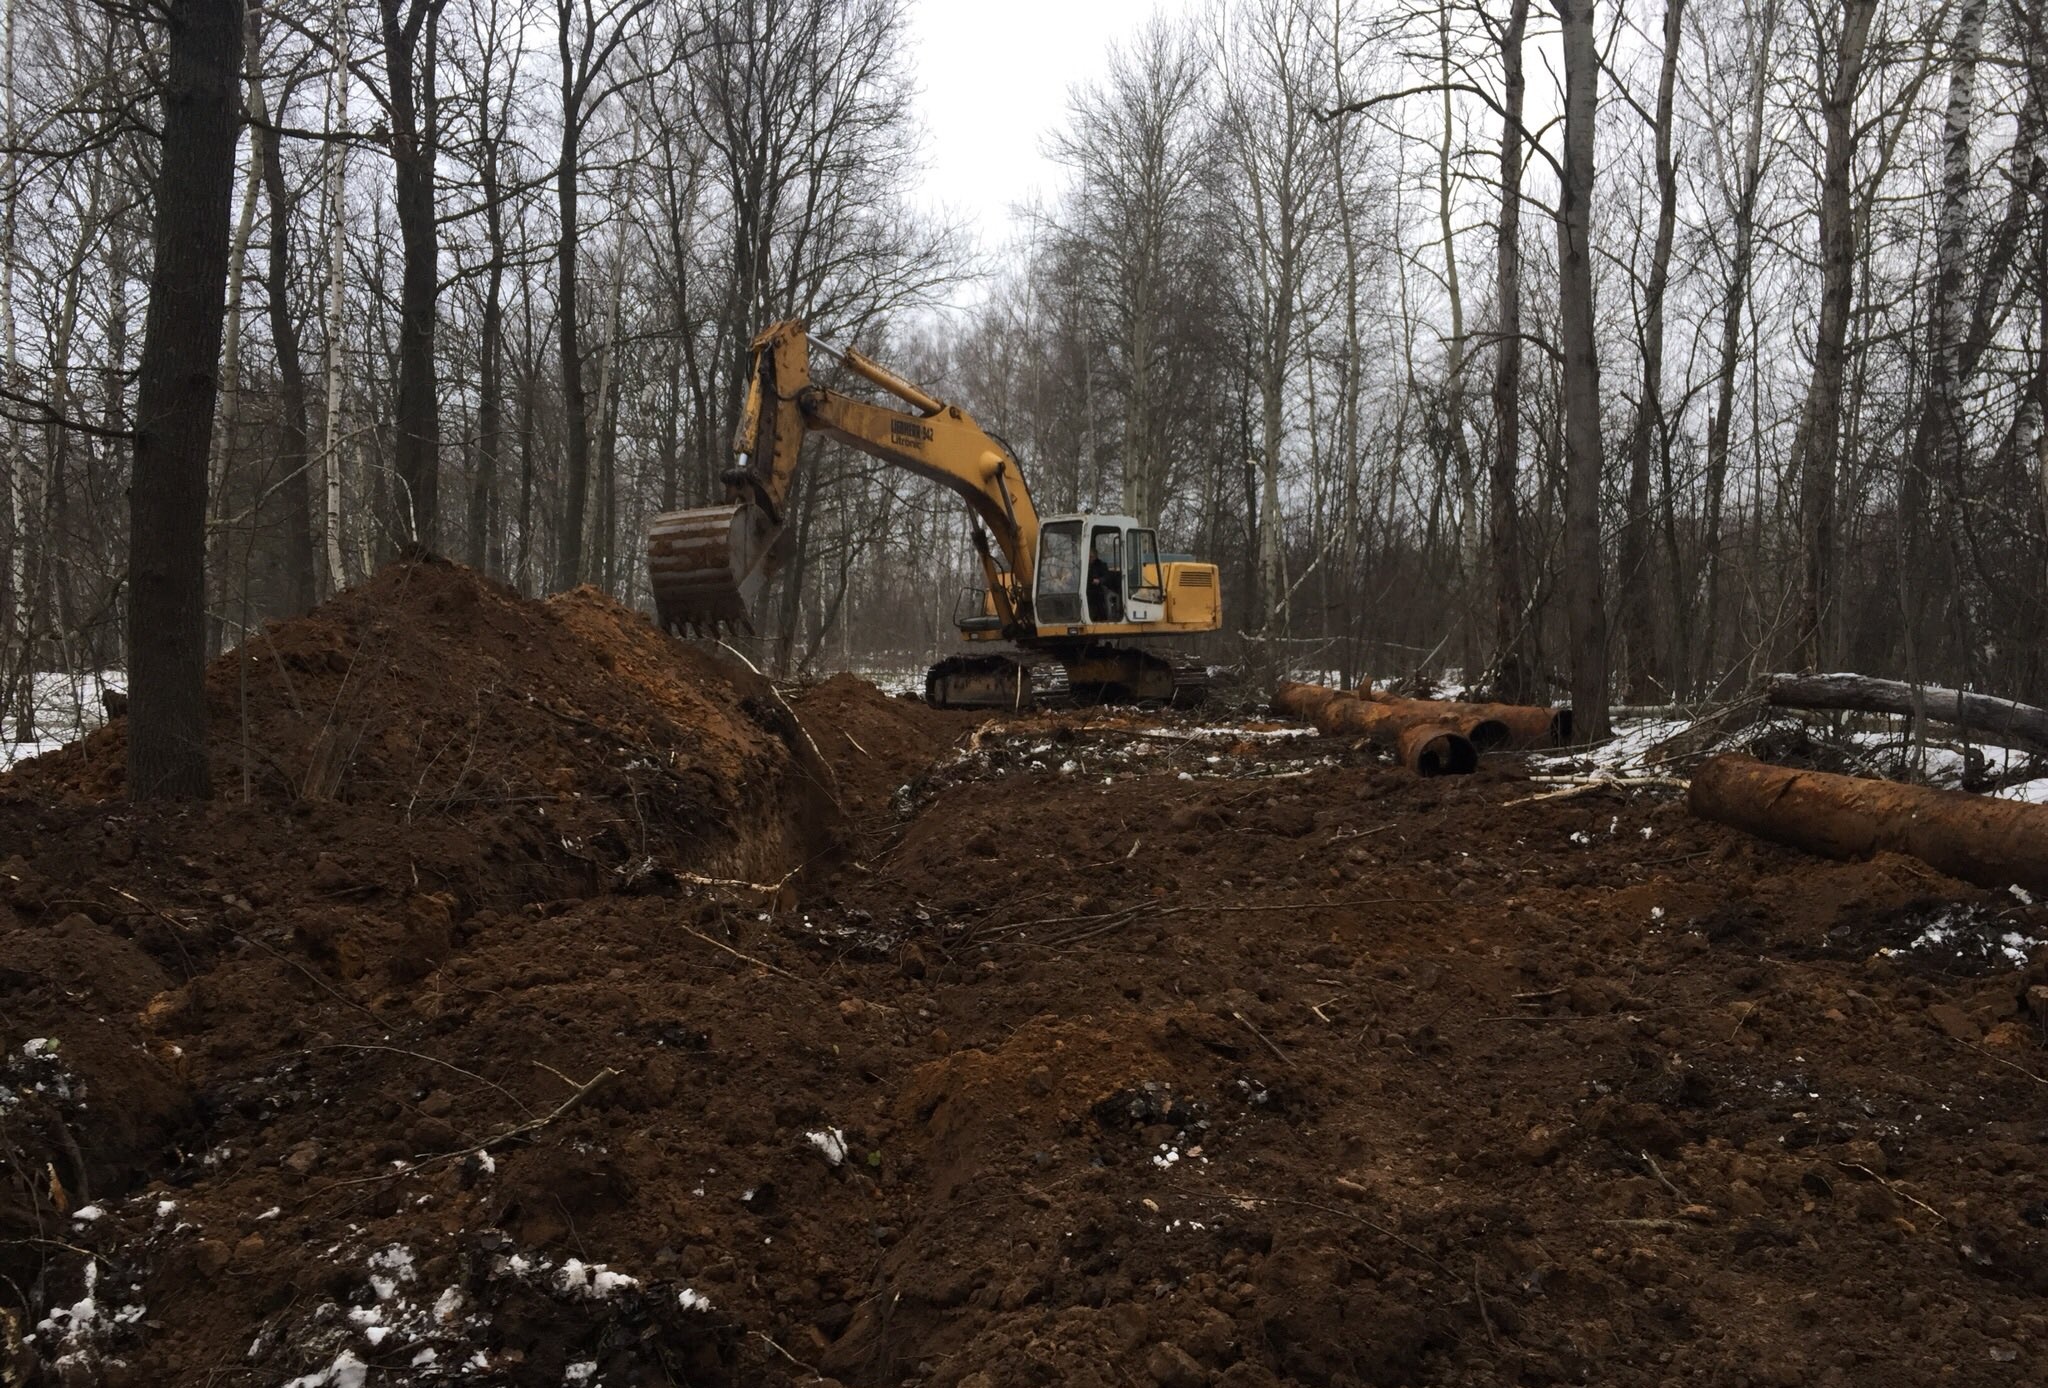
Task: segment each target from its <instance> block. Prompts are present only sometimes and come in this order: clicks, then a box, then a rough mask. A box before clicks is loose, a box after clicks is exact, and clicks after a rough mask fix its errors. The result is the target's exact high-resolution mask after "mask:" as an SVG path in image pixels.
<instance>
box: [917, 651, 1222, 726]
mask: <svg viewBox="0 0 2048 1388" xmlns="http://www.w3.org/2000/svg"><path fill="white" fill-rule="evenodd" d="M1208 693H1209V669H1208V665H1207V664H1206V663H1205V662H1204V661H1202V660H1200V659H1199V658H1197V657H1195V656H1191V655H1184V654H1180V653H1178V652H1175V653H1171V654H1154V653H1152V652H1149V651H1139V650H1135V649H1132V648H1131V647H1128V646H1093V647H1087V648H1083V649H1078V650H1072V651H1050V650H1019V651H1009V652H1004V653H1001V654H990V655H956V656H949V657H947V658H946V659H945V660H942V661H940V662H939V663H938V664H936V665H934V666H932V668H931V669H930V670H928V671H926V672H925V679H924V697H925V702H926V703H928V704H930V705H931V706H932V707H934V708H988V709H1006V710H1010V711H1012V712H1015V711H1021V710H1024V709H1058V708H1074V707H1078V706H1080V705H1084V704H1149V705H1155V706H1157V705H1167V706H1170V707H1173V708H1193V707H1195V706H1196V705H1198V704H1200V703H1201V702H1202V701H1203V700H1204V699H1205V698H1207V697H1208Z"/></svg>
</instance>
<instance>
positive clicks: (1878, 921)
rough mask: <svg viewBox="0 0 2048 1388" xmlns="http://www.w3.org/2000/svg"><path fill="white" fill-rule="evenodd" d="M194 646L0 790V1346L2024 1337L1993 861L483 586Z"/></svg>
mask: <svg viewBox="0 0 2048 1388" xmlns="http://www.w3.org/2000/svg"><path fill="white" fill-rule="evenodd" d="M209 679H210V690H211V692H212V696H213V708H214V715H215V725H216V726H215V739H216V740H215V746H214V754H215V755H214V763H215V779H216V782H217V784H218V786H219V791H218V794H217V796H216V799H215V801H214V802H213V803H211V804H209V805H207V806H205V807H203V808H197V809H187V810H183V811H178V810H167V811H166V810H153V811H140V810H134V809H130V808H128V807H127V806H125V805H124V804H122V803H121V802H120V801H119V799H118V795H119V791H120V785H119V781H118V768H119V766H120V762H121V757H122V747H121V745H120V732H119V729H118V727H117V728H115V729H112V730H110V731H107V732H103V733H100V734H96V735H94V737H92V738H89V739H87V741H86V742H85V743H84V744H82V745H81V746H79V747H77V748H75V749H72V750H70V751H67V752H66V753H63V754H59V756H57V757H55V758H51V759H46V760H45V761H44V762H42V763H36V764H31V765H30V766H28V767H26V768H24V769H23V770H21V771H19V772H17V773H15V774H13V775H12V776H10V777H8V778H7V779H5V780H0V843H4V844H5V845H6V847H5V850H4V852H0V858H4V862H0V896H4V899H5V902H6V905H5V907H4V909H0V1041H4V1043H5V1045H6V1057H7V1058H6V1061H5V1066H6V1070H5V1075H4V1077H0V1156H4V1161H5V1167H4V1176H0V1181H4V1185H0V1200H4V1204H0V1277H4V1280H0V1307H4V1308H5V1313H6V1315H7V1317H8V1318H9V1324H10V1325H11V1329H6V1328H5V1327H0V1333H5V1334H7V1335H8V1336H9V1340H8V1348H7V1349H6V1350H5V1351H4V1359H0V1364H4V1368H0V1373H4V1374H5V1375H6V1377H7V1381H8V1382H10V1383H14V1382H20V1383H38V1384H40V1383H44V1382H51V1383H67V1384H68V1383H102V1382H103V1383H110V1384H120V1383H132V1384H155V1383H176V1384H200V1383H227V1384H261V1385H285V1384H295V1385H299V1386H300V1388H327V1385H335V1386H337V1388H348V1386H349V1385H353V1384H412V1383H417V1384H430V1383H443V1382H462V1383H482V1384H488V1383H503V1384H519V1385H526V1384H534V1385H539V1384H547V1385H559V1384H565V1383H578V1384H613V1385H624V1384H668V1383H693V1384H727V1383H730V1384H742V1383H744V1384H770V1385H774V1384H807V1383H817V1382H819V1381H821V1380H825V1381H830V1380H836V1381H838V1382H840V1383H843V1384H848V1385H863V1386H865V1385H884V1384H899V1383H915V1384H920V1385H926V1384H928V1385H932V1388H1006V1386H1007V1385H1012V1384H1067V1383H1072V1384H1103V1385H1110V1384H1119V1385H1121V1384H1132V1383H1136V1384H1160V1385H1164V1386H1165V1388H1184V1386H1185V1388H1192V1386H1194V1385H1204V1384H1215V1385H1263V1384H1275V1383H1289V1384H1296V1383H1298V1384H1368V1383H1370V1384H1388V1383H1395V1384H1408V1383H1413V1384H1421V1383H1474V1384H1510V1383H1513V1384H1521V1383H1542V1382H1600V1383H1642V1384H1652V1383H1668V1382H1674V1381H1693V1382H1701V1383H1712V1384H1742V1383H1754V1384H1806V1383H1857V1384H1866V1383H1868V1384H1892V1383H1897V1384H1919V1383H1926V1382H1931V1381H1948V1382H1956V1383H1977V1382H1983V1383H1993V1382H1996V1383H2013V1382H2029V1381H2038V1382H2048V1301H2044V1299H2043V1298H2044V1296H2048V1230H2044V1226H2048V1170H2044V1157H2043V1152H2044V1150H2048V1149H2044V1139H2048V1110H2044V1108H2043V1104H2042V1095H2043V1086H2044V1085H2048V1078H2044V1075H2048V1057H2044V1055H2043V1054H2042V1047H2043V1040H2044V1033H2043V1029H2042V1025H2043V1023H2042V1007H2041V1005H2042V1004H2043V1003H2048V991H2042V992H2038V993H2030V992H2029V989H2030V988H2033V987H2044V988H2048V959H2043V960H2040V961H2038V962H2036V963H2032V964H2029V963H2027V962H2026V960H2027V957H2028V955H2029V953H2030V952H2031V951H2032V949H2033V947H2034V943H2035V942H2036V941H2037V940H2038V939H2041V938H2043V937H2048V914H2044V912H2043V911H2042V910H2041V909H2040V908H2039V907H2037V906H2033V905H2029V904H2027V903H2025V902H2022V901H2021V900H2019V899H2017V898H2016V897H2014V896H2012V895H2009V894H2004V895H2002V894H1998V893H1993V892H1988V891H1983V890H1979V889H1977V888H1973V887H1969V886H1965V885H1963V884H1959V883H1956V882H1953V881H1950V880H1948V879H1945V878H1942V877H1940V876H1938V875H1936V874H1933V873H1931V872H1930V871H1928V870H1926V869H1924V868H1922V867H1920V866H1919V865H1917V864H1915V863H1913V862H1911V861H1909V860H1905V859H1901V858H1894V857H1880V858H1878V859H1876V860H1874V861H1871V862H1868V863H1832V862H1822V861H1820V860H1817V859H1813V858H1809V857H1806V856H1803V855H1801V854H1798V853H1796V852H1793V851H1790V850H1785V849H1780V848H1776V847H1772V846H1770V845H1767V844H1763V843H1759V842H1756V841H1753V840H1750V839H1748V838H1746V837H1744V836H1742V835H1740V834H1737V833H1735V832H1734V831H1731V830H1727V829H1724V828H1720V827H1717V826H1713V825H1707V824H1702V823H1700V822H1697V821H1695V820H1693V819H1691V818H1689V817H1688V816H1687V815H1686V813H1685V811H1684V809H1683V807H1682V805H1681V804H1680V803H1679V801H1678V800H1677V799H1676V798H1675V797H1674V796H1673V795H1672V794H1671V793H1669V792H1665V791H1660V790H1655V789H1649V790H1638V791H1634V792H1631V791H1629V790H1627V789H1625V788H1608V789H1600V790H1595V791H1593V792H1591V793H1586V794H1580V795H1574V796H1570V797H1556V796H1552V795H1548V794H1547V788H1546V787H1543V786H1540V785H1534V784H1532V783H1531V782H1530V781H1529V779H1528V772H1527V769H1526V768H1525V766H1524V765H1523V764H1522V763H1521V761H1519V760H1518V759H1517V758H1514V757H1489V758H1487V759H1486V761H1485V763H1484V764H1483V765H1482V766H1481V769H1480V770H1479V771H1478V773H1477V774H1475V775H1471V776H1465V777H1456V778H1443V779H1437V780H1427V781H1425V780H1421V779H1418V778H1416V777H1413V776H1412V775H1410V774H1408V773H1406V772H1404V771H1401V770H1399V769H1398V768H1395V767H1393V766H1391V765H1389V764H1386V763H1384V762H1383V761H1382V760H1380V757H1381V755H1382V754H1380V753H1377V752H1375V751H1373V750H1372V749H1370V748H1369V747H1365V746H1362V745H1353V744H1351V743H1349V742H1347V741H1342V740H1335V739H1328V738H1320V737H1315V736H1301V735H1296V730H1291V729H1287V728H1281V727H1275V726H1273V725H1268V724H1258V723H1245V722H1242V721H1231V722H1230V723H1229V725H1228V726H1221V725H1220V724H1221V723H1222V721H1223V720H1215V721H1212V722H1210V723H1206V724H1205V723H1203V722H1201V721H1198V720H1196V719H1194V718H1191V717H1187V716H1177V717H1174V718H1171V719H1166V718H1146V717H1134V716H1129V715H1121V716H1109V715H1104V714H1101V713H1092V714H1091V713H1067V714H1058V715H1041V716H1035V717H1024V718H1010V719H1003V720H993V721H990V720H982V719H979V718H976V717H970V716H966V715H948V714H942V713H938V712H935V711H933V710H930V709H926V708H924V707H923V706H921V705H919V704H914V703H910V702H907V701H904V700H900V699H892V698H888V697H885V696H883V695H882V694H881V693H879V692H878V691H876V690H875V689H874V688H873V687H872V686H868V685H865V684H863V683H861V682H859V681H857V680H853V679H851V678H848V677H844V676H842V677H838V678H835V679H833V680H831V681H829V682H827V683H825V684H823V685H820V686H817V687H816V688H814V689H812V690H810V691H808V692H806V693H804V694H803V695H801V696H795V697H791V698H790V699H789V700H788V702H787V704H785V703H784V701H783V700H782V698H780V697H779V696H778V695H777V694H776V693H775V691H774V690H772V689H770V688H769V687H768V686H767V685H766V684H765V683H763V682H761V681H759V680H758V678H757V677H755V676H753V675H752V674H751V673H750V672H749V671H747V670H745V669H743V668H742V667H740V666H738V665H735V664H733V663H731V662H729V661H727V660H725V659H724V658H723V657H719V656H716V655H713V654H706V653H704V652H703V651H701V650H697V649H693V648H689V647H685V646H682V645H680V644H678V643H675V642H672V641H670V640H668V639H667V638H665V637H662V636H660V635H658V634H656V633H655V632H654V631H653V630H652V628H651V627H649V626H647V625H646V624H645V623H644V622H643V621H642V620H640V619H639V618H636V617H634V616H632V615H631V614H629V613H626V612H624V611H623V610H621V609H619V608H617V607H615V606H613V605H612V604H610V603H609V602H607V601H606V600H604V599H602V598H599V597H596V596H594V595H592V594H589V593H579V594H571V595H568V596H567V597H563V598H558V599H554V600H551V601H549V602H546V603H534V602H528V601H525V600H523V599H520V598H518V597H516V596H515V595H513V594H511V593H509V592H508V591H506V590H503V589H500V588H497V587H495V586H493V585H490V584H487V583H484V582H482V581H481V580H478V579H476V578H475V577H474V576H473V575H470V574H468V573H467V572H465V571H463V570H461V569H459V568H455V567H453V566H448V565H439V564H415V565H408V566H403V567H400V568H398V569H394V570H391V571H387V572H386V573H385V574H384V575H382V576H380V577H379V578H378V579H377V580H376V581H375V582H374V583H372V584H370V585H368V586H366V587H365V588H364V589H362V590H360V591H358V592H354V593H350V594H346V595H344V596H343V597H342V598H340V599H338V600H337V601H336V602H335V603H333V604H330V605H329V606H328V607H326V608H323V609H322V610H320V611H318V612H316V613H314V614H312V615H311V616H309V617H307V618H304V619H301V620H300V621H297V622H292V623H286V624H283V625H281V626H278V627H276V628H274V629H272V630H271V631H270V632H268V633H267V634H266V635H264V636H263V637H262V638H260V639H259V640H257V641H255V642H253V643H252V645H251V647H250V648H249V649H248V651H247V652H246V653H245V654H241V655H231V656H229V657H224V658H223V660H222V661H221V662H219V663H217V664H216V666H215V667H214V669H213V670H212V672H211V674H210V676H209ZM245 711H246V713H245ZM245 777H246V779H245ZM2030 998H2031V999H2032V1000H2033V1002H2034V1006H2033V1007H2031V1008H2030V1005H2029V1000H2030Z"/></svg>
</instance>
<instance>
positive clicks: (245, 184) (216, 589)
mask: <svg viewBox="0 0 2048 1388" xmlns="http://www.w3.org/2000/svg"><path fill="white" fill-rule="evenodd" d="M245 52H246V54H247V58H248V69H249V70H248V74H247V77H248V81H249V84H250V86H251V87H252V88H253V87H254V86H255V82H256V73H257V71H258V69H259V68H260V67H261V66H262V62H263V58H262V53H263V29H262V10H261V9H260V8H258V7H254V6H252V7H251V8H250V9H249V12H248V34H247V38H246V41H245ZM262 186H263V130H262V128H261V127H260V126H251V127H250V129H249V171H248V173H247V174H246V175H245V176H244V177H243V179H242V201H241V208H240V210H239V211H238V212H237V213H236V215H235V232H234V237H233V239H232V240H231V241H230V243H229V246H228V303H227V322H226V325H225V327H224V328H223V337H222V342H221V352H220V422H219V427H217V428H216V429H215V430H214V435H213V468H212V475H211V476H210V477H209V478H208V481H207V498H208V503H209V507H210V510H211V515H210V518H209V523H208V525H207V535H206V551H207V565H206V568H207V576H208V578H210V579H211V580H212V583H213V600H212V602H211V604H210V607H211V611H210V612H209V614H208V619H207V624H206V625H207V642H206V648H207V652H208V654H212V653H213V652H216V651H219V650H222V649H224V648H225V637H224V631H225V620H226V613H227V593H228V573H227V568H228V564H227V553H228V549H227V524H226V523H227V508H228V478H229V476H230V475H231V474H232V472H233V471H234V466H235V452H236V445H237V443H238V442H239V439H240V434H241V425H242V286H243V284H244V283H245V282H246V280H247V276H248V270H249V237H250V234H251V233H252V232H254V231H255V229H256V195H257V193H258V192H259V191H261V189H262Z"/></svg>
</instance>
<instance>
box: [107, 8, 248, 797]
mask: <svg viewBox="0 0 2048 1388" xmlns="http://www.w3.org/2000/svg"><path fill="white" fill-rule="evenodd" d="M242 16H243V7H242V5H241V3H240V0H175V3H173V5H172V6H171V10H170V39H169V43H168V46H167V53H166V58H165V74H164V87H163V103H162V107H163V111H162V119H163V126H162V129H163V148H162V156H161V163H160V164H159V167H158V173H157V185H156V189H155V204H156V216H155V219H154V222H155V228H154V241H155V247H156V259H155V266H154V268H153V269H152V271H151V273H150V286H149V310H148V316H147V318H146V319H145V322H144V326H143V342H142V358H141V362H140V366H139V370H138V372H137V393H136V407H135V460H134V476H133V481H132V483H131V485H130V488H129V529H128V581H129V594H128V679H129V685H128V696H129V703H128V793H129V795H130V796H131V797H132V798H134V799H137V800H155V799H168V798H177V797H202V798H203V797H204V796H205V795H206V794H207V793H208V791H209V789H210V783H209V778H208V773H207V762H206V686H205V674H206V609H205V604H206V571H205V570H206V465H207V455H208V452H209V446H210V444H211V442H212V435H213V412H214V406H215V403H216V396H217V394H218V388H219V378H218V374H217V373H218V371H219V367H220V348H221V329H222V323H223V320H224V318H225V316H226V290H227V271H228V207H229V204H230V202H231V201H232V199H233V196H234V182H235V144H236V139H237V136H238V134H239V124H240V114H241V113H240V109H239V102H238V101H237V99H236V98H237V93H238V89H239V87H240V83H241V66H242V27H243V25H242Z"/></svg>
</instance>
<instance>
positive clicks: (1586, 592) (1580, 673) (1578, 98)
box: [1555, 0, 1611, 742]
mask: <svg viewBox="0 0 2048 1388" xmlns="http://www.w3.org/2000/svg"><path fill="white" fill-rule="evenodd" d="M1555 3H1556V5H1557V14H1558V19H1559V20H1560V21H1561V23H1562V25H1563V28H1564V71H1565V98H1564V122H1565V126H1564V177H1563V179H1562V180H1561V184H1560V187H1559V189H1558V208H1557V262H1558V299H1559V306H1558V308H1559V313H1558V319H1559V323H1558V327H1559V337H1560V338H1561V340H1562V341H1561V346H1562V349H1563V357H1564V367H1563V371H1564V443H1565V479H1564V483H1565V485H1564V492H1565V502H1564V590H1565V619H1566V626H1567V629H1568V633H1569V640H1570V645H1571V676H1572V707H1573V708H1574V710H1576V713H1577V720H1578V721H1577V727H1578V732H1579V735H1580V737H1581V739H1582V740H1585V741H1590V742H1597V741H1599V740H1601V739H1603V738H1605V737H1607V736H1608V734H1609V732H1610V731H1611V729H1610V726H1609V722H1608V716H1607V611H1606V607H1605V605H1604V604H1605V600H1604V598H1603V597H1602V586H1603V585H1602V575H1601V572H1600V564H1601V546H1600V471H1601V469H1600V464H1601V443H1600V357H1599V353H1598V350H1597V348H1596V346H1595V343H1594V337H1593V327H1594V325H1593V241H1592V205H1593V174H1594V162H1593V122H1594V114H1595V108H1596V105H1597V103H1598V99H1599V80H1600V70H1599V55H1598V53H1597V51H1596V49H1595V46H1594V39H1593V10H1594V4H1595V0H1555Z"/></svg>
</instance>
